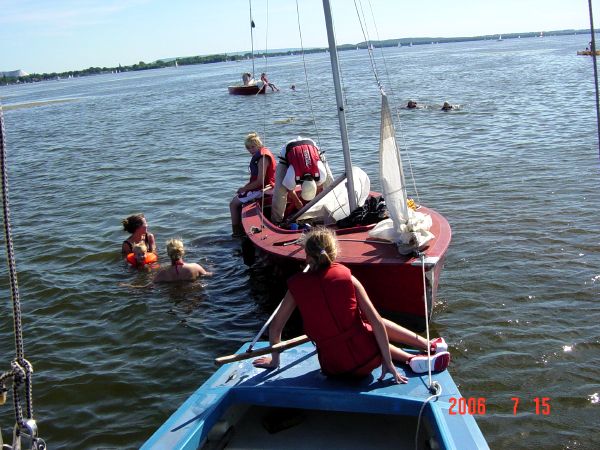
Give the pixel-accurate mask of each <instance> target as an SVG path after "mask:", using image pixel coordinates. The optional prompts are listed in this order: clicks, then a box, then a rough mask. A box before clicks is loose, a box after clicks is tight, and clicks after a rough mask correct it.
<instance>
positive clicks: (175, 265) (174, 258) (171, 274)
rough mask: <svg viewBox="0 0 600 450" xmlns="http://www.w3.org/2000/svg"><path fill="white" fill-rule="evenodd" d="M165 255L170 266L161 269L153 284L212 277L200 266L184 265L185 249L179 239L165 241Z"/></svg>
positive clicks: (193, 264)
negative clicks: (169, 261) (169, 260)
mask: <svg viewBox="0 0 600 450" xmlns="http://www.w3.org/2000/svg"><path fill="white" fill-rule="evenodd" d="M167 254H168V255H169V258H170V259H171V266H170V267H165V268H163V269H161V270H160V271H159V272H158V273H157V274H156V276H155V277H154V282H155V283H170V282H174V281H194V280H196V279H197V278H198V277H200V276H203V275H212V273H211V272H208V271H206V270H205V269H204V267H202V266H201V265H200V264H196V263H186V262H184V261H183V255H185V249H184V247H183V241H182V240H181V239H170V240H169V241H167Z"/></svg>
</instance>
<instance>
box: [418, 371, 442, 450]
mask: <svg viewBox="0 0 600 450" xmlns="http://www.w3.org/2000/svg"><path fill="white" fill-rule="evenodd" d="M435 384H436V387H437V388H439V389H438V390H436V392H435V394H433V395H431V396H429V397H428V398H427V400H425V401H424V402H423V404H422V405H421V409H420V410H419V416H418V418H417V429H416V431H415V449H417V450H418V449H419V430H420V428H421V419H422V418H423V411H425V407H426V406H427V405H428V403H429V402H430V401H431V400H433V399H434V398H437V397H439V396H440V395H442V386H440V384H439V383H438V382H437V381H436V382H435Z"/></svg>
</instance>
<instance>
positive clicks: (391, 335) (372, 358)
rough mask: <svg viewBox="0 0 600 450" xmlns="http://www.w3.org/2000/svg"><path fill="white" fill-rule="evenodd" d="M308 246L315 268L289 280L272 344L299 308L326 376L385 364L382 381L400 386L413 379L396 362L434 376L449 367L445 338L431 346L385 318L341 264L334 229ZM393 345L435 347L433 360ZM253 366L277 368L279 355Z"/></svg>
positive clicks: (358, 373)
mask: <svg viewBox="0 0 600 450" xmlns="http://www.w3.org/2000/svg"><path fill="white" fill-rule="evenodd" d="M303 245H304V251H305V252H306V262H307V264H308V265H309V266H310V269H309V271H308V272H306V273H298V274H296V275H294V276H293V277H291V278H290V279H289V280H288V291H287V293H286V295H285V297H284V299H283V301H282V302H281V305H280V307H279V309H278V311H277V313H276V314H275V316H274V317H273V321H272V322H271V325H270V327H269V341H270V343H271V345H274V344H277V343H279V342H280V341H281V332H282V330H283V327H284V326H285V324H286V322H287V321H288V319H289V318H290V316H291V314H292V313H293V312H294V310H295V309H296V307H297V308H298V309H299V310H300V315H301V316H302V322H303V324H304V331H305V333H306V335H307V336H308V337H309V338H310V340H311V341H313V342H314V343H315V345H316V347H317V354H318V357H319V363H320V365H321V370H322V371H323V373H324V374H325V375H328V376H342V377H350V378H360V377H364V376H367V375H369V374H370V373H371V372H372V371H373V370H374V369H375V368H377V367H379V366H381V376H380V377H379V379H380V380H381V379H383V378H384V377H385V375H386V374H391V375H392V378H393V380H394V381H395V382H396V383H406V382H407V381H408V379H407V378H406V377H405V376H403V375H401V374H400V373H399V372H398V370H397V368H396V366H395V365H394V363H393V361H399V362H401V363H405V364H406V365H407V367H410V369H411V370H412V371H413V372H415V373H424V372H427V371H428V367H429V364H431V370H432V371H433V372H439V371H442V370H445V369H446V367H448V364H449V363H450V353H448V351H447V350H448V345H447V344H446V342H445V341H444V339H443V338H436V339H433V340H432V341H430V342H429V343H428V342H427V340H426V339H424V338H423V337H421V336H419V335H417V334H416V333H413V332H411V331H410V330H408V329H406V328H403V327H401V326H400V325H398V324H396V323H394V322H392V321H390V320H387V319H383V318H382V317H381V316H380V315H379V313H378V312H377V310H376V309H375V307H374V306H373V304H372V303H371V300H370V299H369V296H368V295H367V293H366V291H365V289H364V287H363V285H362V284H361V283H360V281H358V280H357V279H356V278H355V277H354V276H352V274H351V273H350V270H349V269H348V268H347V267H345V266H344V265H342V264H339V263H336V262H335V259H336V256H337V240H336V237H335V235H334V233H333V232H332V231H331V230H329V229H326V228H319V229H316V230H313V231H311V232H309V233H307V234H306V238H305V241H304V244H303ZM390 341H392V342H396V343H401V344H405V345H410V346H412V347H415V348H417V349H419V350H422V351H427V348H428V347H429V349H430V353H431V358H428V357H427V355H422V354H419V355H414V354H412V353H408V352H406V351H404V350H402V349H400V348H398V347H396V346H395V345H393V344H391V343H390ZM253 364H254V366H256V367H262V368H276V367H278V366H279V353H272V354H271V356H263V357H260V358H258V359H255V360H254V361H253Z"/></svg>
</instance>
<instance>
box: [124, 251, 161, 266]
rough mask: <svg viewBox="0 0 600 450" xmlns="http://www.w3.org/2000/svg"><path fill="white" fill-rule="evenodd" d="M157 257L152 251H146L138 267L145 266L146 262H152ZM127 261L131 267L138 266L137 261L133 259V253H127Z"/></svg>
mask: <svg viewBox="0 0 600 450" xmlns="http://www.w3.org/2000/svg"><path fill="white" fill-rule="evenodd" d="M157 259H158V258H157V257H156V255H155V254H154V253H146V257H145V258H144V261H143V262H142V263H141V264H140V265H139V266H140V267H142V266H145V265H146V264H152V263H155V262H156V261H157ZM127 262H128V263H129V264H131V265H132V266H133V267H138V262H137V260H136V259H135V253H129V254H128V255H127Z"/></svg>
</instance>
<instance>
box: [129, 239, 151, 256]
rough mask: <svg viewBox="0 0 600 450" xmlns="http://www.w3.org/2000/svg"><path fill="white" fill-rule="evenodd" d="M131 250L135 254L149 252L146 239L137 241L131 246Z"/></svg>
mask: <svg viewBox="0 0 600 450" xmlns="http://www.w3.org/2000/svg"><path fill="white" fill-rule="evenodd" d="M131 252H132V253H133V254H134V255H138V254H140V253H147V252H148V247H147V246H146V243H145V242H144V241H140V242H137V243H135V244H133V245H132V246H131Z"/></svg>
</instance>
